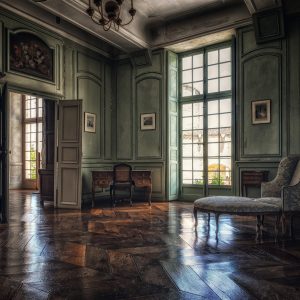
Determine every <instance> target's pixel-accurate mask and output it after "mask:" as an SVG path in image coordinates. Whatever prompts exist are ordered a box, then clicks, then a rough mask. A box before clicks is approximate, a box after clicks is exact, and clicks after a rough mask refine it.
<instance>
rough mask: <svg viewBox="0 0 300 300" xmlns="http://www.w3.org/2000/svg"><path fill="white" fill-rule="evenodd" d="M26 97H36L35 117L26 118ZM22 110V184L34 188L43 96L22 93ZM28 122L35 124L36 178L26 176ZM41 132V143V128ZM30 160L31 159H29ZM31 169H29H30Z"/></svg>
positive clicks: (35, 186) (37, 167) (35, 185)
mask: <svg viewBox="0 0 300 300" xmlns="http://www.w3.org/2000/svg"><path fill="white" fill-rule="evenodd" d="M26 97H32V98H36V101H37V106H36V117H35V118H26ZM39 99H41V100H42V107H41V109H42V116H41V117H40V116H39V113H38V110H39V108H40V106H39V104H38V101H39ZM22 106H23V107H22V110H23V121H22V124H23V143H22V144H23V151H22V152H23V168H22V169H23V170H22V173H23V174H22V177H23V180H22V181H23V185H24V187H25V188H33V189H36V188H37V186H38V184H37V181H38V169H39V166H38V165H37V163H38V143H39V137H38V135H39V129H38V124H39V123H42V126H43V120H44V117H43V114H44V108H43V106H44V104H43V98H42V97H40V96H37V95H29V94H23V95H22ZM28 124H36V131H35V135H36V178H35V179H33V178H26V170H27V169H26V161H27V160H26V152H28V151H26V125H28ZM41 133H42V141H41V143H42V144H43V129H42V131H41ZM30 161H31V160H30ZM30 170H31V169H30Z"/></svg>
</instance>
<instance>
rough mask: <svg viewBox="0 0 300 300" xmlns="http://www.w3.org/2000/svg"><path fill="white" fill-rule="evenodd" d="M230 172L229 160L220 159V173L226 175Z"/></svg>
mask: <svg viewBox="0 0 300 300" xmlns="http://www.w3.org/2000/svg"><path fill="white" fill-rule="evenodd" d="M230 170H231V159H230V158H221V159H220V171H221V172H224V173H226V172H227V171H230Z"/></svg>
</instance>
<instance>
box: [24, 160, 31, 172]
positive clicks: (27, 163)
mask: <svg viewBox="0 0 300 300" xmlns="http://www.w3.org/2000/svg"><path fill="white" fill-rule="evenodd" d="M25 169H26V170H29V169H30V161H26V162H25Z"/></svg>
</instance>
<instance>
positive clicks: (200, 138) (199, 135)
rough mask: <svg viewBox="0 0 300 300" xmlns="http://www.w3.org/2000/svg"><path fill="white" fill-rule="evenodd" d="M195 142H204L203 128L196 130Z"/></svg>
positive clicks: (194, 134)
mask: <svg viewBox="0 0 300 300" xmlns="http://www.w3.org/2000/svg"><path fill="white" fill-rule="evenodd" d="M193 143H203V130H194V132H193Z"/></svg>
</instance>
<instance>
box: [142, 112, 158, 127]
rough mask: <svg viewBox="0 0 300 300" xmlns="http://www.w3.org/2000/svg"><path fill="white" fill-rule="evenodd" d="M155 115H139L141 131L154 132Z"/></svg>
mask: <svg viewBox="0 0 300 300" xmlns="http://www.w3.org/2000/svg"><path fill="white" fill-rule="evenodd" d="M155 129H156V125H155V113H151V114H141V130H155Z"/></svg>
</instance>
